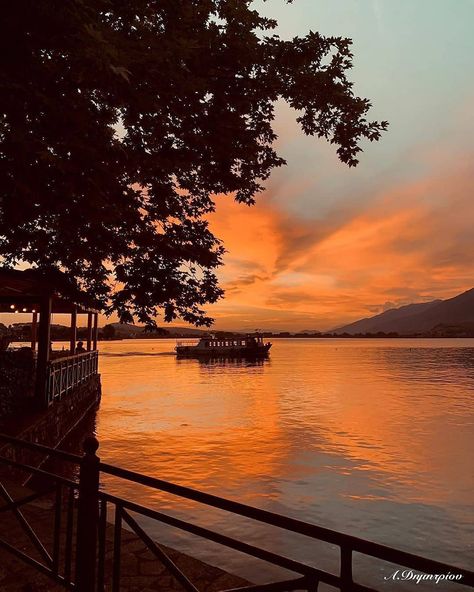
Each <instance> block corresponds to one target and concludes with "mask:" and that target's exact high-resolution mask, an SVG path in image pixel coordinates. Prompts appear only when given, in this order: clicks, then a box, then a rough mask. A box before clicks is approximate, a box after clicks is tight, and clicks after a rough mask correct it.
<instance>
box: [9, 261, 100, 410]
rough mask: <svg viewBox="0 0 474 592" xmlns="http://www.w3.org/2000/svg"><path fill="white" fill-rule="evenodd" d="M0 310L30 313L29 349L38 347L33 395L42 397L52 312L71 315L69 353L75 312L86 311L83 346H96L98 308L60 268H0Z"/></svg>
mask: <svg viewBox="0 0 474 592" xmlns="http://www.w3.org/2000/svg"><path fill="white" fill-rule="evenodd" d="M0 313H22V314H31V315H32V324H31V349H32V350H33V351H35V350H36V349H37V364H36V385H35V393H36V396H38V397H40V398H44V389H45V388H46V387H45V383H46V377H47V367H48V363H49V361H50V352H51V315H52V314H55V313H57V314H68V315H70V318H71V322H70V335H69V342H70V347H69V353H68V355H69V356H74V355H75V354H76V340H77V315H79V314H84V315H87V339H86V350H87V351H88V352H90V351H95V350H97V335H98V310H97V308H94V306H93V303H92V302H91V301H90V299H89V303H88V298H87V295H85V294H84V293H82V292H80V291H78V290H77V288H75V287H73V286H72V285H71V283H70V282H69V281H68V280H67V277H65V276H63V275H62V274H60V273H59V272H57V273H56V272H54V273H53V274H45V273H43V272H41V271H39V270H35V269H28V270H25V271H18V270H11V269H5V268H0Z"/></svg>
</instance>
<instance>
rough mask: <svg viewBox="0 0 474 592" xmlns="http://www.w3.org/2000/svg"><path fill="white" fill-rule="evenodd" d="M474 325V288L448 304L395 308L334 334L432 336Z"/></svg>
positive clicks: (436, 303) (339, 328) (351, 324)
mask: <svg viewBox="0 0 474 592" xmlns="http://www.w3.org/2000/svg"><path fill="white" fill-rule="evenodd" d="M473 322H474V288H471V289H470V290H467V292H463V293H462V294H459V295H458V296H454V298H449V299H447V300H432V301H431V302H423V303H420V304H408V305H407V306H402V307H400V308H392V309H390V310H387V311H385V312H383V313H381V314H378V315H375V316H374V317H370V318H366V319H361V320H360V321H356V322H355V323H350V324H349V325H345V326H344V327H338V328H337V329H334V333H349V334H350V335H354V334H355V333H378V332H383V333H392V332H395V333H399V334H400V335H412V334H414V333H429V332H430V331H432V330H434V328H435V327H437V326H438V327H439V326H447V327H448V326H449V327H454V326H459V327H464V326H469V325H470V324H471V323H473Z"/></svg>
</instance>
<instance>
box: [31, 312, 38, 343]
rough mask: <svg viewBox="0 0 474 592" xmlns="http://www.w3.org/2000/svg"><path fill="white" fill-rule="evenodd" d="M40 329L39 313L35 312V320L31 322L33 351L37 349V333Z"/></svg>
mask: <svg viewBox="0 0 474 592" xmlns="http://www.w3.org/2000/svg"><path fill="white" fill-rule="evenodd" d="M37 328H38V313H37V312H36V311H35V312H34V313H33V319H32V321H31V349H32V351H35V349H36V333H37Z"/></svg>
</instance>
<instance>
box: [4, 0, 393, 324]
mask: <svg viewBox="0 0 474 592" xmlns="http://www.w3.org/2000/svg"><path fill="white" fill-rule="evenodd" d="M250 4H251V2H250V1H248V0H134V1H133V2H130V1H129V0H114V1H113V2H110V1H109V0H82V1H74V2H58V1H55V0H42V1H41V2H32V1H27V0H17V1H16V2H9V3H6V4H5V5H3V6H2V19H1V24H0V44H1V51H0V61H1V66H2V68H1V74H0V80H1V86H2V92H1V95H0V107H1V123H0V151H1V155H2V158H1V163H0V196H1V197H0V256H1V257H3V261H4V264H6V265H15V264H16V263H18V262H19V261H23V262H27V263H30V264H32V265H33V266H38V267H40V268H43V269H61V270H63V271H64V272H65V273H67V274H68V276H69V277H70V278H72V279H74V281H75V282H76V283H77V284H78V286H79V287H80V288H82V289H85V290H87V291H88V292H89V294H90V295H91V296H93V297H95V298H97V299H98V300H99V302H100V303H101V306H103V307H104V309H105V310H106V311H107V312H109V313H110V312H113V311H116V312H117V313H118V314H119V316H120V318H121V320H123V321H130V320H132V317H133V316H134V317H136V318H138V320H140V321H142V322H146V323H150V322H151V321H152V319H153V318H154V317H155V316H156V315H157V313H158V311H159V310H162V312H163V316H164V318H165V320H166V321H170V320H172V319H174V318H176V317H177V316H180V317H181V318H182V319H184V320H185V321H188V322H191V323H195V324H209V323H210V321H211V319H209V317H207V316H206V314H205V312H204V310H203V306H204V305H205V304H206V303H210V302H214V301H216V300H217V299H218V298H219V297H220V296H221V295H222V290H221V289H220V288H219V286H218V283H217V279H216V276H215V273H214V272H215V269H216V267H217V266H218V265H219V264H220V263H221V257H222V253H223V245H222V244H221V242H220V241H219V240H218V239H217V238H216V237H215V236H213V234H212V233H211V232H210V231H209V229H208V223H207V221H206V216H207V215H208V214H209V213H210V212H212V211H213V210H214V196H215V194H218V193H231V194H233V196H234V197H235V199H236V200H237V201H238V202H242V203H244V204H249V205H250V204H252V203H253V202H254V196H255V195H256V194H257V193H258V192H259V191H260V190H261V189H262V183H263V181H265V179H267V178H268V176H269V174H270V172H271V170H272V169H273V168H274V167H278V166H281V165H282V164H284V160H283V159H282V158H281V157H279V156H278V155H277V153H276V152H275V150H274V148H273V142H274V140H275V139H276V135H275V132H274V131H273V129H272V121H273V118H274V106H275V102H276V101H278V100H284V101H286V102H287V103H288V104H289V105H291V106H292V107H293V108H294V109H295V110H296V111H297V121H298V122H299V123H300V125H301V128H302V130H303V132H304V133H305V134H311V135H315V136H318V137H323V138H326V139H327V140H329V141H330V142H331V143H333V144H335V145H336V147H337V153H338V155H339V158H340V159H341V160H342V161H343V162H344V163H346V164H348V165H349V166H353V165H355V164H356V163H357V155H358V152H359V151H360V146H359V144H360V141H361V140H362V139H369V140H378V139H379V137H380V133H381V131H382V130H384V129H385V128H386V123H385V122H381V123H378V122H369V121H368V120H367V119H366V114H367V111H368V109H369V107H370V103H369V101H368V100H367V99H362V98H358V97H356V96H355V95H354V94H353V92H352V85H351V83H350V82H349V81H348V79H347V77H346V72H347V70H348V69H349V68H350V67H351V61H352V55H351V52H350V47H351V41H350V40H349V39H345V38H340V37H323V36H322V35H320V34H318V33H314V32H311V33H309V34H308V35H307V36H305V37H301V38H295V39H293V40H291V41H284V40H282V39H280V38H279V37H278V36H276V35H274V34H273V33H272V29H274V28H275V26H276V23H275V22H274V21H273V20H270V19H267V18H264V17H262V16H261V15H259V13H258V12H256V11H255V10H252V9H251V7H250Z"/></svg>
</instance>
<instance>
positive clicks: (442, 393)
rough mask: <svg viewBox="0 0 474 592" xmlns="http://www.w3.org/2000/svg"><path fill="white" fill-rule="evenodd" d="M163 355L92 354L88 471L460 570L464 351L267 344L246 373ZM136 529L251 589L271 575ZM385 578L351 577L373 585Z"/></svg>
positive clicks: (409, 345) (470, 364)
mask: <svg viewBox="0 0 474 592" xmlns="http://www.w3.org/2000/svg"><path fill="white" fill-rule="evenodd" d="M173 347H174V340H153V341H151V340H150V341H147V340H139V341H134V340H127V341H116V342H109V343H102V344H101V351H102V355H101V362H100V371H101V374H102V380H103V398H102V403H101V406H100V410H99V412H98V416H97V428H96V429H97V434H98V437H99V439H100V442H101V448H100V454H101V457H102V459H104V460H106V461H108V462H111V463H115V464H118V465H120V466H123V467H126V468H130V469H133V470H136V471H140V472H143V473H147V474H150V475H155V476H158V477H160V478H163V479H167V480H171V481H174V482H177V483H181V484H183V485H189V486H192V487H196V488H199V489H202V490H204V491H208V492H212V493H214V494H217V495H222V496H225V497H230V498H233V499H236V500H239V501H242V502H245V503H248V504H252V505H255V506H258V507H260V508H265V509H269V510H272V511H276V512H281V513H284V514H287V515H290V516H294V517H296V518H301V519H303V520H307V521H310V522H314V523H317V524H320V525H323V526H326V527H329V528H332V529H337V530H340V531H343V532H347V533H350V534H354V535H359V536H362V537H364V538H368V539H371V540H374V541H377V542H380V543H385V544H388V545H392V546H395V547H398V548H403V549H405V550H408V551H412V552H415V553H420V554H422V555H425V556H428V557H431V558H434V559H438V560H441V561H446V562H450V563H453V564H457V565H461V566H464V567H471V569H472V566H473V563H474V562H473V558H474V554H473V545H472V543H473V540H474V536H473V535H474V526H473V520H472V519H473V506H474V500H473V490H474V487H473V486H474V475H473V463H472V449H473V441H474V437H473V434H474V422H473V414H472V401H473V397H474V340H469V339H466V340H459V339H457V340H383V339H381V340H355V339H354V340H352V339H351V340H343V339H340V340H339V339H338V340H314V339H305V340H291V339H288V340H275V342H274V346H273V349H272V352H271V358H270V360H268V361H265V362H264V363H259V364H257V365H255V364H253V365H252V364H251V363H235V362H227V363H223V362H215V363H213V362H211V363H200V362H199V361H197V360H177V359H176V358H175V357H174V356H173V355H171V352H172V351H173ZM103 485H104V487H106V488H107V489H109V490H111V491H114V492H119V493H120V494H122V495H127V496H129V497H132V498H134V499H136V500H137V501H139V502H141V503H144V504H149V505H151V506H153V507H156V508H159V509H165V511H167V512H169V513H172V514H174V515H177V516H180V517H183V516H184V517H185V518H187V519H192V520H193V521H196V522H199V523H200V524H203V525H205V526H210V527H212V528H218V529H220V530H221V531H222V532H225V533H227V534H231V535H232V536H236V537H237V538H244V539H245V540H247V541H249V542H253V543H257V544H263V545H265V546H266V547H267V548H270V549H273V550H277V551H278V552H283V553H284V554H286V555H289V556H295V557H298V558H301V559H303V560H305V561H307V562H309V563H312V564H314V565H319V566H322V567H323V568H329V569H338V565H339V562H338V557H337V553H336V551H335V549H334V548H332V547H331V546H330V545H325V544H313V543H312V542H311V541H308V539H305V538H303V537H298V536H288V535H286V534H282V533H281V532H280V531H278V530H277V529H272V528H270V527H264V526H255V524H249V523H248V521H246V520H245V519H238V518H233V517H229V515H228V514H225V513H223V512H219V511H209V510H206V509H203V508H202V507H199V506H198V505H197V504H193V503H191V502H185V503H184V504H183V503H182V502H180V503H177V502H176V500H175V499H174V498H172V497H171V496H166V495H162V494H158V493H157V492H153V491H150V490H147V489H146V488H141V487H139V486H134V487H132V488H124V486H123V484H119V483H118V482H117V481H115V480H114V479H113V478H110V479H108V480H107V481H106V482H104V484H103ZM147 529H148V531H149V532H150V533H151V534H152V535H154V536H155V537H156V538H158V539H160V540H162V541H165V542H168V543H172V544H173V545H174V546H176V547H178V548H181V549H183V550H185V551H188V552H190V553H192V554H194V555H198V556H200V557H202V558H203V559H205V560H207V561H209V562H211V563H215V564H219V565H221V566H223V567H224V568H227V569H229V570H231V571H234V572H237V573H239V574H241V575H244V576H247V577H249V578H250V579H253V580H255V581H266V580H269V579H270V578H272V577H275V576H276V575H281V572H279V573H278V572H277V570H276V568H271V567H266V564H262V563H261V562H259V561H256V560H252V559H249V558H247V557H246V556H244V555H241V554H239V553H235V552H230V551H223V550H222V549H221V548H218V547H216V546H214V545H212V544H210V543H207V542H205V541H204V542H203V541H201V540H199V539H194V538H187V537H185V536H182V535H181V536H178V535H177V534H176V533H174V532H172V531H170V530H169V529H167V527H164V526H162V525H157V524H153V523H152V524H147ZM392 571H393V569H392V566H388V565H387V564H381V563H376V564H375V563H371V562H367V561H358V562H357V566H356V573H357V572H358V573H359V574H360V579H361V580H362V581H364V582H367V583H368V582H370V583H372V584H374V585H377V586H381V585H382V584H385V585H386V586H387V583H386V582H385V583H384V581H383V578H384V576H387V575H389V574H390V573H391V572H392ZM286 575H287V574H286ZM387 588H392V586H390V585H388V586H387ZM416 588H417V586H416V584H415V583H411V584H410V585H409V586H402V585H400V584H399V583H398V584H397V585H396V586H395V587H393V589H396V590H401V589H416ZM418 588H423V589H425V590H426V589H428V588H430V586H429V584H420V585H419V586H418ZM430 589H431V588H430ZM433 589H437V590H445V589H447V587H446V585H443V584H440V585H438V586H436V587H434V588H433Z"/></svg>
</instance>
